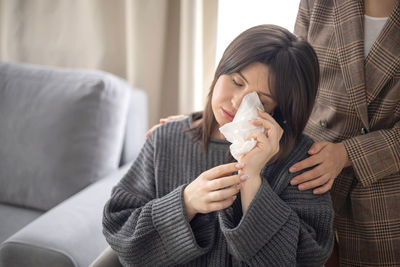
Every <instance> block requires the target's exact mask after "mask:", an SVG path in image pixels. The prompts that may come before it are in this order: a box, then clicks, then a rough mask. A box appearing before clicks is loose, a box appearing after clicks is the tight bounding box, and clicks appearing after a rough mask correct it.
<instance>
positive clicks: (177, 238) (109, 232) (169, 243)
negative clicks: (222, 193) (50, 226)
mask: <svg viewBox="0 0 400 267" xmlns="http://www.w3.org/2000/svg"><path fill="white" fill-rule="evenodd" d="M153 137H154V135H151V136H150V137H149V138H148V140H147V142H146V144H145V145H144V146H143V148H142V151H141V152H140V154H139V156H138V158H137V160H136V161H135V162H134V164H133V165H132V167H131V169H130V170H129V171H128V173H127V174H126V175H125V176H124V177H123V178H122V180H121V181H120V182H119V183H118V184H117V185H116V187H115V188H114V189H113V192H112V196H111V198H110V200H109V201H108V202H107V203H106V205H105V208H104V216H103V233H104V235H105V237H106V240H107V242H108V243H109V244H110V246H111V247H112V248H113V250H114V251H115V252H116V253H117V255H118V257H119V259H120V261H121V263H123V264H124V265H129V266H151V265H157V266H158V265H162V266H170V265H177V264H184V263H186V262H188V261H191V260H193V259H195V258H197V257H199V256H201V255H203V254H205V253H207V252H208V251H209V249H210V248H211V245H212V242H211V241H210V242H207V240H213V238H214V237H213V236H212V235H213V234H214V232H213V231H210V229H202V228H204V225H201V226H200V228H199V229H197V230H198V231H202V232H203V234H202V237H203V240H202V242H200V243H198V242H197V240H196V236H197V234H196V230H193V229H192V227H191V225H190V224H189V223H188V222H187V220H186V216H185V213H184V204H183V190H184V187H185V185H181V186H179V187H178V188H176V189H174V190H173V191H171V192H170V193H169V194H167V195H165V196H162V197H159V198H157V197H156V191H155V179H154V168H155V166H154V165H155V164H154V154H155V153H154V147H153V143H154V142H153ZM194 227H196V226H195V225H194ZM211 227H213V226H211ZM203 230H204V231H203ZM207 233H208V236H204V234H206V235H207ZM205 240H206V241H205Z"/></svg>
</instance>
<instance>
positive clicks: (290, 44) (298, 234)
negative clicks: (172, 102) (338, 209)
mask: <svg viewBox="0 0 400 267" xmlns="http://www.w3.org/2000/svg"><path fill="white" fill-rule="evenodd" d="M318 79H319V67H318V60H317V57H316V54H315V52H314V51H313V49H312V48H311V46H310V45H309V44H308V43H307V42H305V41H302V40H300V39H298V38H296V37H295V36H294V35H293V34H291V33H290V32H288V31H287V30H285V29H283V28H280V27H278V26H273V25H260V26H257V27H253V28H251V29H249V30H247V31H245V32H243V33H242V34H240V35H239V36H238V37H237V38H236V39H235V40H234V41H233V42H232V43H231V44H230V45H229V46H228V48H227V49H226V51H225V53H224V55H223V57H222V59H221V61H220V63H219V65H218V68H217V70H216V73H215V76H214V81H213V83H212V85H211V90H210V92H209V95H208V101H207V104H206V107H205V109H204V111H203V112H200V113H195V114H192V115H190V116H189V117H188V118H186V119H183V120H180V121H174V122H171V123H167V124H164V125H162V126H160V127H159V128H157V129H156V130H154V131H153V132H152V133H151V134H150V136H149V137H148V139H147V141H146V144H145V145H144V147H143V148H142V151H141V153H140V155H139V156H138V158H137V160H136V161H135V163H134V164H133V166H132V168H131V169H130V171H129V172H128V173H127V174H126V175H125V177H124V178H123V179H122V180H121V181H120V182H119V184H118V185H117V186H116V187H115V188H114V189H113V193H112V196H111V199H110V200H109V201H108V202H107V204H106V206H105V209H104V218H103V226H104V231H103V232H104V235H105V236H106V239H107V241H108V242H109V243H110V245H111V247H112V248H113V250H115V251H116V253H117V254H118V256H119V259H120V261H121V263H122V264H123V265H126V266H134V265H140V266H147V265H160V266H169V265H188V266H231V265H250V266H294V265H299V266H321V265H323V264H324V262H325V261H326V259H327V258H328V257H329V255H330V252H331V249H332V246H333V233H332V219H333V211H332V207H331V200H330V197H329V194H321V195H315V194H313V193H312V191H299V190H298V189H297V187H295V186H292V185H290V180H291V179H292V178H293V177H294V176H295V175H298V174H299V173H294V174H291V173H290V172H289V171H288V169H289V167H290V166H291V165H292V164H293V163H295V162H298V161H300V160H303V159H305V158H306V157H307V150H308V149H309V148H310V147H311V145H312V141H311V139H309V138H307V137H305V136H303V135H302V131H303V129H304V127H305V125H306V123H307V120H308V117H309V115H310V113H311V111H312V106H313V104H314V99H315V95H316V91H317V87H318ZM251 92H257V93H258V95H259V98H260V100H261V102H262V103H263V105H264V109H265V111H266V112H262V111H259V116H260V118H259V119H258V120H254V121H253V122H252V123H253V124H254V125H257V126H262V127H264V128H265V133H258V134H254V135H253V136H252V138H254V139H255V140H257V145H256V147H255V148H254V149H253V150H251V151H250V152H248V153H247V154H245V155H244V156H242V157H241V158H240V160H239V162H232V160H231V157H229V155H228V152H229V143H228V142H227V141H225V140H224V136H222V134H221V133H220V132H219V128H220V127H221V126H223V125H224V124H226V123H228V122H230V121H232V119H233V117H234V115H235V112H236V111H237V109H238V107H239V105H240V103H241V101H242V99H243V97H244V96H245V95H247V94H248V93H251ZM270 114H273V116H271V115H270Z"/></svg>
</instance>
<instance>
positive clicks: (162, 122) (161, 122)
mask: <svg viewBox="0 0 400 267" xmlns="http://www.w3.org/2000/svg"><path fill="white" fill-rule="evenodd" d="M183 118H185V115H174V116H168V117H166V118H162V119H160V123H159V124H156V125H154V126H153V127H151V128H150V130H148V131H147V133H146V138H147V137H149V135H150V134H151V133H152V132H153V131H154V130H155V129H157V128H158V127H159V126H160V125H162V124H164V123H166V122H169V121H176V120H181V119H183Z"/></svg>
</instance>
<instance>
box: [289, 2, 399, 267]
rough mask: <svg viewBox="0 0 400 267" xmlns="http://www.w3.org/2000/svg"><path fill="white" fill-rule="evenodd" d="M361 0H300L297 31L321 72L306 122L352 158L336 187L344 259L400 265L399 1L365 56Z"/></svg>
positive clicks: (313, 134)
mask: <svg viewBox="0 0 400 267" xmlns="http://www.w3.org/2000/svg"><path fill="white" fill-rule="evenodd" d="M363 14H364V6H363V1H361V0H347V1H346V0H301V2H300V8H299V13H298V16H297V21H296V26H295V33H296V34H297V35H299V36H302V37H304V38H305V39H307V40H308V41H309V42H310V43H311V45H312V46H313V47H314V49H315V50H316V52H317V55H318V59H319V63H320V70H321V80H320V86H319V91H318V95H317V101H316V104H315V106H314V109H313V113H312V115H311V117H310V120H309V122H308V125H307V127H306V134H308V135H309V136H311V137H312V138H313V139H314V140H315V141H322V140H326V141H331V142H340V141H343V142H344V144H345V147H346V150H347V153H348V155H349V158H350V160H351V162H352V165H353V166H352V167H350V168H345V169H344V170H343V171H342V173H341V174H340V175H339V176H338V177H337V179H336V180H335V183H334V186H333V187H332V190H331V195H332V200H333V204H334V208H335V213H336V216H335V223H334V227H335V233H336V238H337V240H338V242H339V256H340V263H341V265H343V266H400V3H397V6H396V7H395V9H394V10H393V12H392V14H391V15H390V17H389V19H388V21H387V23H386V25H385V26H384V28H383V30H382V32H381V33H380V35H379V37H378V39H377V40H376V42H375V43H374V45H373V47H372V49H371V52H370V53H369V55H368V57H367V58H366V59H364V33H363V19H364V18H363V16H364V15H363Z"/></svg>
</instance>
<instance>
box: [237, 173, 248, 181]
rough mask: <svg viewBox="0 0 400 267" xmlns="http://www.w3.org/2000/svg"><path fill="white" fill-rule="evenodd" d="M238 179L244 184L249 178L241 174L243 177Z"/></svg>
mask: <svg viewBox="0 0 400 267" xmlns="http://www.w3.org/2000/svg"><path fill="white" fill-rule="evenodd" d="M239 178H240V180H241V181H243V182H244V181H246V180H247V179H249V176H248V175H247V174H243V175H241V176H240V177H239Z"/></svg>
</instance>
